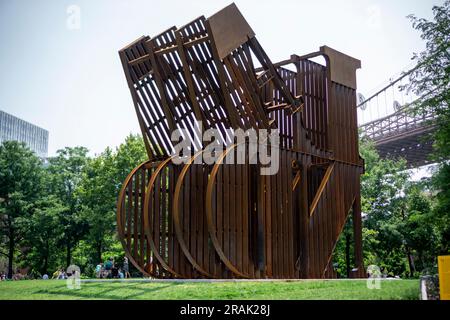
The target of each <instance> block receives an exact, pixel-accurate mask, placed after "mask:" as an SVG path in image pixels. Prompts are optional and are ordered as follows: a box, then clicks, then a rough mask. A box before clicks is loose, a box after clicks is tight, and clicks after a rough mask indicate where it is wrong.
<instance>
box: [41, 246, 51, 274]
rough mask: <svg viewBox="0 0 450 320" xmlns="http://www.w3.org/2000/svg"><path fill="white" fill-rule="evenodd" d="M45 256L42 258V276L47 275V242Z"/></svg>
mask: <svg viewBox="0 0 450 320" xmlns="http://www.w3.org/2000/svg"><path fill="white" fill-rule="evenodd" d="M45 245H46V247H45V256H44V266H43V267H42V275H44V274H48V273H47V271H48V270H47V269H48V256H49V251H50V250H49V245H48V240H47V241H46V242H45Z"/></svg>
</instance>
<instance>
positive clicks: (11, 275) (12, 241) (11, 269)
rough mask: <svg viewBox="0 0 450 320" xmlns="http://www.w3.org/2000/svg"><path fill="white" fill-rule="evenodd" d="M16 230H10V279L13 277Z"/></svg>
mask: <svg viewBox="0 0 450 320" xmlns="http://www.w3.org/2000/svg"><path fill="white" fill-rule="evenodd" d="M14 237H15V234H14V229H12V228H9V257H8V278H9V279H11V278H12V277H13V260H14V247H15V243H14Z"/></svg>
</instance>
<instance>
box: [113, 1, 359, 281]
mask: <svg viewBox="0 0 450 320" xmlns="http://www.w3.org/2000/svg"><path fill="white" fill-rule="evenodd" d="M330 52H332V57H330V56H328V54H329V53H330ZM119 54H120V57H121V61H122V65H123V68H124V71H125V75H126V78H127V82H128V85H129V89H130V92H131V95H132V98H133V103H134V106H135V110H136V114H137V117H138V121H139V124H140V127H141V130H142V134H143V136H144V140H145V144H146V148H147V152H148V157H149V161H148V162H146V163H145V164H142V165H140V166H138V167H137V168H136V169H135V170H134V171H133V172H131V173H130V175H129V177H128V178H127V179H126V181H125V183H124V185H123V188H122V191H121V193H120V195H119V200H118V214H117V223H118V229H119V230H118V231H119V237H120V238H121V241H122V243H123V246H124V249H125V252H126V254H127V256H128V257H129V258H130V261H131V262H132V263H133V264H134V265H135V266H136V267H137V268H138V269H139V270H140V271H142V272H143V273H144V274H147V275H150V276H152V277H159V278H237V277H239V278H324V277H334V276H335V272H334V270H333V269H332V254H333V250H334V248H335V245H336V242H337V240H338V237H339V234H340V233H341V231H342V229H343V227H344V224H345V222H346V219H347V217H348V216H349V213H350V212H353V221H354V235H355V236H354V238H355V261H356V265H355V267H356V270H357V271H356V272H355V274H354V276H363V275H364V267H363V264H362V245H361V215H360V210H361V209H360V203H359V201H360V199H359V197H360V195H359V189H360V182H359V175H360V174H361V173H362V171H363V161H362V159H360V157H359V153H358V132H357V122H356V99H355V89H354V88H355V87H356V83H355V85H351V86H349V83H348V79H350V80H352V79H356V78H354V77H355V70H356V67H358V65H356V64H355V63H353V62H355V61H358V60H356V59H353V58H350V57H348V56H345V55H343V54H340V53H339V52H338V51H335V50H332V49H330V48H327V50H322V51H318V52H316V53H313V54H309V55H306V56H296V55H292V56H291V58H290V59H288V60H285V61H282V62H279V63H275V64H273V63H272V62H271V61H270V59H269V57H268V56H267V54H266V53H265V52H264V50H263V48H262V47H261V46H260V44H259V42H258V41H257V39H256V38H255V34H254V32H253V31H252V29H251V28H250V26H249V25H248V23H247V22H246V21H245V19H244V18H243V17H242V15H241V14H240V12H239V11H238V9H237V8H236V6H235V5H234V4H233V5H230V6H228V7H227V8H225V9H224V10H222V11H220V12H218V13H217V14H215V15H213V16H212V17H211V18H208V19H207V18H205V17H199V18H197V19H195V20H194V21H192V22H190V23H188V24H187V25H185V26H183V27H181V28H176V27H172V28H170V29H168V30H166V31H165V32H163V33H161V34H159V35H157V36H155V37H153V38H150V37H141V38H139V39H138V40H136V41H135V42H133V43H131V44H130V45H128V46H126V47H125V48H124V49H122V50H120V52H119ZM317 55H324V56H325V60H326V61H327V64H326V65H321V64H318V63H315V62H312V61H311V60H309V59H310V58H312V57H314V56H317ZM334 61H341V62H342V61H344V62H345V61H350V62H351V63H348V64H345V63H344V64H343V65H340V66H339V67H336V70H333V68H334V67H333V64H334ZM255 64H257V65H259V66H261V67H255ZM288 64H291V65H292V66H293V68H290V69H287V68H285V66H286V65H288ZM291 69H292V70H295V71H292V70H291ZM340 73H345V75H340ZM330 75H331V76H330ZM352 77H353V78H352ZM340 79H344V80H345V81H341V82H344V83H340V82H339V81H340ZM350 82H351V81H350ZM350 84H352V83H350ZM210 128H214V129H216V130H217V131H218V132H219V133H220V139H219V141H218V143H220V145H221V146H222V147H221V149H220V150H218V151H217V154H216V155H217V159H216V161H215V162H214V163H213V164H209V163H206V162H205V161H204V160H202V155H203V154H204V153H205V152H206V150H205V147H206V146H205V142H204V141H203V140H202V138H201V137H202V133H203V132H204V131H205V130H206V129H210ZM175 129H183V130H184V131H183V132H184V135H185V138H186V139H187V140H188V141H189V142H190V145H191V148H190V153H189V154H185V155H184V156H186V159H187V162H185V163H181V164H177V163H175V162H174V161H173V159H174V157H175V156H174V152H175V150H174V149H175V148H174V147H175V144H176V143H177V141H175V142H174V141H172V139H171V136H172V133H173V131H174V130H175ZM230 129H242V130H248V129H278V131H279V140H280V143H279V146H275V147H276V148H278V149H277V150H278V158H277V160H278V161H279V168H278V171H277V172H276V173H275V174H272V175H261V174H260V170H261V168H262V167H263V165H262V164H260V163H256V164H254V163H253V162H252V160H253V159H252V158H251V156H250V154H249V151H248V150H249V149H248V148H249V142H248V141H244V142H239V141H235V140H234V139H233V138H232V137H231V136H230V134H229V130H230ZM242 145H244V146H246V149H245V150H246V151H245V152H244V154H242V153H239V152H240V151H239V147H240V146H242ZM270 152H273V151H270ZM230 155H234V159H236V158H237V157H239V156H243V158H244V160H245V161H244V163H235V162H232V161H230V160H229V159H230V158H228V156H230ZM199 159H200V160H199ZM198 160H199V161H198Z"/></svg>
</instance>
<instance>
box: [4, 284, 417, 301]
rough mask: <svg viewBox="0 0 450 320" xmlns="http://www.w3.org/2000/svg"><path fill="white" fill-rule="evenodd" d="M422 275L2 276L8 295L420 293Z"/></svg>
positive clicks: (354, 295) (278, 297)
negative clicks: (249, 278) (370, 281)
mask: <svg viewBox="0 0 450 320" xmlns="http://www.w3.org/2000/svg"><path fill="white" fill-rule="evenodd" d="M418 298H419V281H418V280H393V281H382V282H381V288H380V289H372V290H370V289H368V288H367V286H366V281H365V280H343V281H342V280H341V281H340V280H328V281H318V280H313V281H298V282H153V283H151V282H106V281H104V282H88V283H85V282H83V283H81V289H79V290H75V289H68V288H67V287H66V282H65V281H64V280H46V281H45V280H22V281H2V282H0V300H3V299H276V300H286V299H295V300H299V299H366V300H367V299H418Z"/></svg>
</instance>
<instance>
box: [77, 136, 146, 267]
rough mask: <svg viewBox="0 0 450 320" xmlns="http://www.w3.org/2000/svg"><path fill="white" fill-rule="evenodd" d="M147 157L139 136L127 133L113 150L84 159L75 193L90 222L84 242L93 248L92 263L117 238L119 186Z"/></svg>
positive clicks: (86, 218) (100, 256)
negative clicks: (80, 177) (79, 181)
mask: <svg viewBox="0 0 450 320" xmlns="http://www.w3.org/2000/svg"><path fill="white" fill-rule="evenodd" d="M147 157H148V156H147V154H146V152H145V145H144V141H143V139H142V137H141V136H139V135H129V136H128V137H127V138H126V139H125V142H124V143H122V144H121V145H120V146H119V147H118V148H117V149H116V151H115V152H113V151H112V150H111V149H109V148H107V149H106V150H105V151H104V152H103V153H101V154H100V155H99V156H97V157H96V158H94V159H90V160H89V161H88V162H87V164H86V166H85V168H84V170H83V174H82V180H81V183H80V185H79V188H78V189H77V193H78V194H79V196H80V200H81V202H82V203H83V213H84V214H83V216H84V217H85V221H86V222H87V223H88V225H89V231H88V234H87V237H86V243H87V244H88V245H89V246H90V247H91V249H92V251H91V252H90V254H89V255H90V256H91V263H97V262H98V261H101V260H102V254H103V252H104V251H105V250H110V249H111V247H112V246H113V245H114V240H116V241H117V239H115V237H114V235H115V230H116V219H115V217H116V203H117V197H118V194H119V191H120V188H121V186H122V183H123V181H124V180H125V178H126V177H127V175H128V174H129V173H130V172H131V170H132V169H133V168H135V167H136V166H137V165H139V164H140V163H142V162H143V161H145V160H146V159H147Z"/></svg>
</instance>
